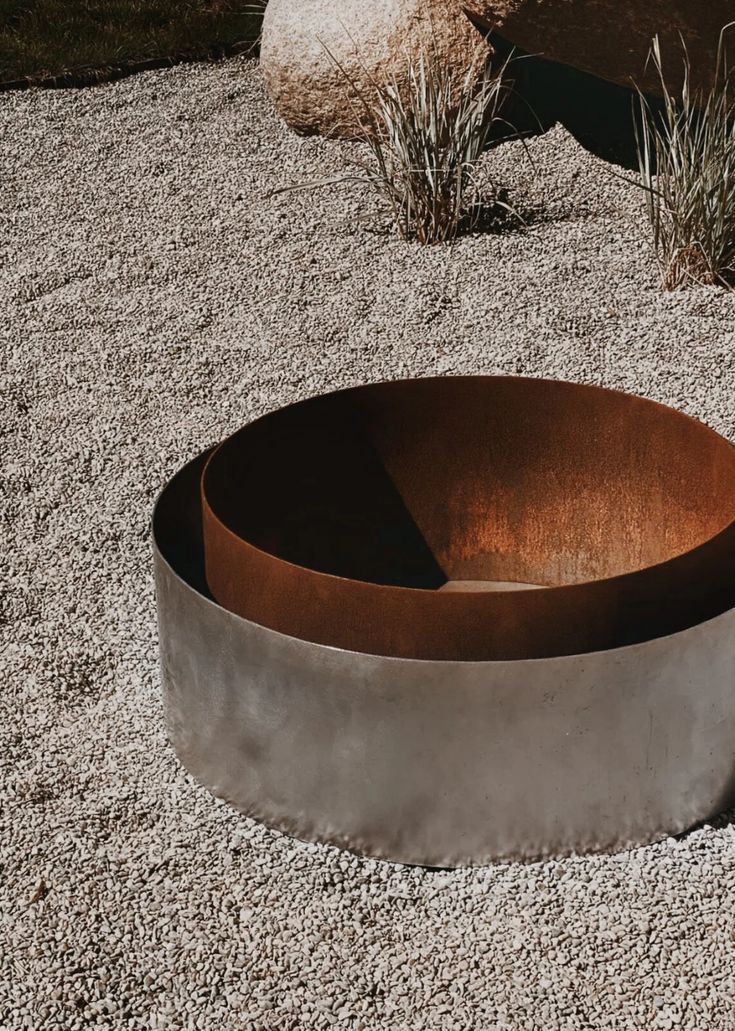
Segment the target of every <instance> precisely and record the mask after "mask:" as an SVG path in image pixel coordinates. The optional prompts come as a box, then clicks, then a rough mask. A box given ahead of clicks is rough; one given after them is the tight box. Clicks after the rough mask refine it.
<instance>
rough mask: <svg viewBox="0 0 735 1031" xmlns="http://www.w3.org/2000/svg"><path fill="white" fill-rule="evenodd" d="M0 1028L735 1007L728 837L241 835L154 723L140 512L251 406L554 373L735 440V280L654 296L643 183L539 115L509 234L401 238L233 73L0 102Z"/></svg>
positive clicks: (608, 1018)
mask: <svg viewBox="0 0 735 1031" xmlns="http://www.w3.org/2000/svg"><path fill="white" fill-rule="evenodd" d="M0 122H1V123H2V133H3V136H2V139H3V146H2V149H1V152H0V298H2V308H1V309H0V310H1V311H2V316H3V317H2V324H1V328H0V333H2V352H1V354H2V359H1V361H2V383H3V392H4V393H3V404H2V432H3V440H4V448H3V455H2V459H3V465H4V475H5V484H4V486H5V489H4V495H3V515H2V529H3V539H4V541H5V542H6V544H5V547H4V548H3V551H4V552H5V554H4V556H3V560H4V588H5V589H4V592H3V600H4V616H5V621H4V626H3V645H2V647H3V651H2V656H3V672H4V677H3V691H2V694H0V764H1V765H0V769H1V770H2V778H1V783H0V787H1V788H2V795H3V801H2V805H1V807H0V859H1V863H2V865H1V867H0V899H1V900H2V910H1V919H2V924H1V925H0V970H1V971H2V977H1V979H0V1027H1V1028H2V1029H3V1031H5V1029H8V1031H15V1029H16V1028H32V1029H34V1031H35V1029H40V1028H46V1027H63V1028H65V1029H75V1028H82V1027H85V1028H86V1027H114V1028H154V1029H155V1028H160V1029H166V1031H168V1029H177V1028H206V1029H216V1031H219V1029H239V1028H246V1029H251V1028H253V1029H257V1028H268V1029H270V1028H284V1029H286V1028H294V1029H296V1028H326V1027H330V1026H334V1027H337V1028H354V1029H360V1028H362V1029H366V1031H367V1029H390V1031H398V1029H409V1031H419V1029H422V1028H427V1029H444V1028H451V1029H478V1031H492V1029H499V1028H507V1029H539V1031H551V1029H556V1028H560V1029H565V1031H566V1029H578V1028H618V1029H621V1031H622V1029H625V1031H629V1029H631V1028H641V1029H650V1028H653V1029H657V1028H663V1029H665V1028H672V1027H679V1028H689V1029H692V1031H702V1029H704V1028H707V1029H720V1028H721V1029H732V1028H733V1027H735V1002H734V1001H733V1000H734V998H735V996H734V990H735V941H734V937H733V936H734V935H735V908H734V906H733V891H734V890H735V830H734V829H733V825H732V824H731V823H730V822H729V820H728V819H727V818H724V817H723V818H722V819H721V820H720V821H718V822H717V824H716V825H715V826H705V827H703V828H700V829H698V830H696V831H693V832H692V833H690V834H687V835H684V836H682V837H681V838H679V839H677V840H673V839H671V840H668V841H666V842H663V843H661V844H659V845H656V846H653V847H650V848H644V849H639V850H636V851H634V852H630V853H626V854H620V855H615V856H609V857H597V858H592V859H583V858H572V859H569V860H565V861H562V862H550V863H543V864H531V865H506V866H496V867H488V868H483V869H476V870H467V871H457V872H452V873H448V872H440V871H429V870H420V869H412V868H404V867H399V866H392V865H390V864H385V863H380V862H375V861H363V860H361V859H358V858H355V857H353V856H351V855H348V854H345V853H342V852H340V851H338V850H336V849H333V848H327V847H319V846H313V845H305V844H301V843H299V842H296V841H293V840H291V839H289V838H286V837H284V836H282V835H279V834H276V833H273V832H271V831H269V830H268V829H266V828H264V827H262V826H259V825H257V824H255V823H254V822H252V821H249V820H247V819H244V818H242V817H240V816H239V815H237V814H236V813H234V812H232V811H230V810H229V809H228V808H227V807H226V806H225V805H224V804H222V803H220V802H218V801H216V800H215V799H213V798H211V797H210V796H209V795H208V794H207V792H206V791H204V790H203V789H201V788H199V787H197V785H196V784H194V783H193V782H192V780H191V779H190V778H189V777H188V776H187V774H186V773H185V771H184V770H183V769H182V768H181V767H180V766H179V765H178V763H177V761H176V759H175V757H174V755H173V754H172V752H171V750H170V748H169V746H168V744H167V742H166V738H165V735H164V731H163V728H162V712H161V702H160V697H159V681H158V672H157V666H156V662H157V658H156V628H155V616H154V599H153V583H152V575H151V551H150V544H149V540H148V520H149V515H150V511H151V506H152V504H153V500H154V497H155V495H156V493H157V491H158V489H159V487H160V486H161V484H162V483H163V482H164V480H165V479H166V478H167V477H168V476H169V475H170V474H171V473H173V472H174V470H175V469H177V467H179V466H180V465H181V464H182V463H183V462H184V460H185V459H186V458H187V457H189V456H191V455H193V454H194V453H196V452H197V451H199V450H200V449H202V448H203V447H205V446H206V445H208V444H210V443H212V442H214V441H216V440H218V439H219V438H221V437H222V436H223V435H224V434H226V433H228V432H230V431H231V430H233V429H234V428H235V427H237V426H239V425H240V424H241V423H242V422H243V421H245V420H247V419H250V418H252V417H254V416H257V415H260V414H261V413H262V412H264V411H265V410H267V409H269V408H271V407H273V406H277V405H282V404H285V403H287V402H290V401H293V400H296V399H298V398H302V397H305V396H307V395H309V394H313V393H315V392H318V391H320V390H324V389H330V388H334V387H337V386H339V385H348V384H356V383H359V382H362V381H365V380H377V379H383V378H390V377H398V376H402V375H408V374H413V375H423V374H428V373H458V372H470V371H472V372H474V371H483V372H495V371H503V372H510V373H520V372H523V373H528V374H531V375H555V376H561V377H566V378H570V379H575V380H581V381H586V382H595V383H603V384H606V385H610V386H615V387H621V388H624V389H628V390H632V391H637V392H639V393H643V394H646V395H648V396H650V397H653V398H657V399H659V400H663V401H666V402H669V403H671V404H674V405H677V406H679V407H681V408H683V409H684V410H686V411H688V412H690V413H692V414H694V415H696V416H699V417H702V418H704V419H705V420H707V421H709V422H710V423H711V425H713V426H714V427H715V428H716V429H718V430H720V431H722V432H724V433H726V434H728V435H730V436H731V437H735V391H734V390H733V386H734V384H735V332H734V330H735V298H733V296H728V295H726V294H724V293H722V292H720V291H717V290H714V289H697V290H692V291H690V292H688V293H682V294H678V295H664V294H661V293H660V292H659V291H658V290H657V288H656V279H655V270H654V267H653V264H652V260H651V255H650V253H649V251H648V249H647V247H646V244H645V242H642V236H641V204H640V198H639V197H638V196H637V195H636V193H635V191H633V190H631V188H629V187H628V186H627V185H625V184H624V183H622V182H620V181H619V180H617V179H616V178H615V177H614V176H613V175H612V173H611V171H610V169H609V168H608V167H606V166H604V165H603V164H601V163H600V162H598V161H596V160H595V159H593V158H591V157H589V156H588V155H586V154H585V153H584V152H583V151H582V150H581V149H580V148H579V147H578V146H577V144H576V143H575V142H574V141H573V140H572V139H571V138H570V137H569V136H568V135H566V133H564V132H563V131H561V130H554V131H552V132H551V133H549V134H548V135H547V136H546V137H544V138H543V139H540V140H537V141H534V142H533V143H532V145H531V156H532V158H533V167H531V165H530V164H529V162H528V161H527V160H526V158H525V156H524V153H523V150H522V149H521V148H519V147H518V146H517V145H515V146H508V147H505V148H503V149H502V150H500V151H497V152H496V153H495V154H494V155H493V156H492V158H491V159H488V162H487V169H488V173H489V171H490V170H492V171H493V172H494V174H497V176H498V177H499V178H500V179H501V180H502V181H503V182H505V183H506V184H507V185H508V187H509V189H510V190H511V194H512V196H513V197H514V198H515V199H516V200H517V201H518V203H520V204H523V205H524V207H526V208H527V209H528V210H529V211H530V212H531V213H532V214H531V215H530V216H529V221H528V225H527V227H526V228H525V229H524V230H523V231H513V232H510V233H506V234H504V235H475V236H473V237H468V238H465V239H463V240H461V241H460V242H458V243H456V244H455V245H453V246H451V247H448V248H435V249H428V250H420V249H418V248H416V247H415V246H411V245H406V244H404V243H401V242H400V241H398V240H396V239H394V238H393V237H392V236H391V235H390V234H389V233H388V232H387V228H386V225H385V222H384V219H383V218H382V216H381V215H380V213H379V212H376V211H375V209H374V205H373V202H372V201H371V199H370V197H369V196H367V195H366V194H365V193H364V192H363V191H362V189H361V188H360V187H358V186H354V185H349V186H342V187H339V188H332V189H324V190H320V191H318V192H311V191H310V192H308V193H303V192H291V193H286V194H283V195H280V196H278V197H276V198H275V199H270V200H269V199H268V197H267V190H268V188H270V187H272V186H279V185H288V184H293V183H298V182H303V181H304V180H311V179H318V178H324V177H329V176H332V175H334V174H335V172H338V171H339V169H340V167H341V162H342V160H343V158H342V155H344V154H345V153H349V151H344V150H341V149H340V148H339V147H338V146H337V145H333V144H330V143H326V142H324V141H319V140H308V141H304V140H299V139H297V138H294V137H293V136H291V135H290V134H289V133H288V132H287V131H286V130H284V129H283V128H282V127H281V126H280V125H279V124H278V122H277V121H276V120H275V118H274V117H273V115H272V114H271V112H270V111H269V109H268V106H267V104H266V103H265V101H264V98H263V94H262V89H261V82H260V76H259V72H258V68H257V66H256V65H254V64H251V63H249V62H247V61H234V62H230V63H227V64H224V65H220V66H208V67H207V66H205V67H188V68H177V69H174V70H170V71H164V72H155V73H150V74H147V75H143V76H140V77H138V78H134V79H128V80H126V81H124V82H122V83H118V84H115V85H112V86H105V87H100V88H96V89H93V90H88V91H84V92H73V91H63V92H42V93H37V92H25V93H17V94H6V95H5V96H3V97H2V102H1V104H0Z"/></svg>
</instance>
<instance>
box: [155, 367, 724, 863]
mask: <svg viewBox="0 0 735 1031" xmlns="http://www.w3.org/2000/svg"><path fill="white" fill-rule="evenodd" d="M154 537H155V543H156V569H157V583H158V606H159V621H160V629H161V655H162V669H163V681H164V691H165V699H166V709H167V719H168V725H169V732H170V735H171V738H172V741H173V743H174V746H175V748H176V750H177V752H178V754H179V755H180V757H181V759H182V761H183V762H184V763H185V764H186V765H187V766H188V768H189V769H190V770H191V772H192V773H193V774H194V775H195V776H196V777H197V778H198V779H199V780H200V781H202V783H204V784H206V785H207V786H208V787H209V788H210V789H211V790H212V791H214V792H215V793H216V794H218V795H221V796H222V797H224V798H226V799H227V800H228V801H230V802H231V803H233V804H234V805H236V806H238V807H239V808H240V809H242V810H243V811H245V812H247V813H248V814H250V815H253V816H256V817H258V818H260V819H263V820H264V821H266V822H268V823H270V824H272V825H274V826H277V827H278V828H280V829H283V830H286V831H288V832H290V833H293V834H296V835H297V836H299V837H303V838H308V839H313V840H322V841H329V842H333V843H335V844H339V845H343V846H345V847H348V848H352V849H354V850H357V851H361V852H365V853H368V854H372V855H377V856H382V857H385V858H389V859H395V860H399V861H404V862H414V863H427V864H431V865H441V866H454V865H460V864H463V863H480V862H486V861H488V860H491V859H494V858H501V857H508V858H510V857H526V858H531V857H535V856H540V855H548V854H558V853H563V852H569V851H573V850H577V851H580V850H592V849H608V848H619V847H623V846H626V845H631V844H636V843H641V842H644V841H650V840H653V839H655V838H657V837H660V836H663V835H665V834H668V833H675V832H678V831H681V830H683V829H685V828H686V827H688V826H690V825H691V824H693V823H695V822H696V821H698V820H702V819H705V818H707V817H709V816H712V815H713V814H714V813H716V812H718V811H719V810H721V809H722V808H723V807H725V806H726V805H727V804H728V803H729V802H730V801H731V800H732V799H733V798H734V797H735V786H734V785H733V777H734V776H735V704H734V702H735V699H733V697H732V696H733V686H734V683H733V681H734V680H735V609H734V608H733V607H734V606H735V448H733V446H732V445H731V444H730V443H729V442H728V441H726V440H725V439H724V438H722V437H720V436H718V435H717V434H716V433H714V432H713V431H712V430H710V429H708V428H707V427H705V426H703V425H702V424H700V423H698V422H696V421H694V420H692V419H690V418H688V417H686V416H684V415H682V414H680V413H678V412H675V411H673V410H671V409H668V408H665V407H663V406H661V405H658V404H655V403H653V402H651V401H646V400H644V399H641V398H637V397H631V396H628V395H625V394H620V393H616V392H613V391H607V390H602V389H599V388H595V387H587V386H579V385H575V384H569V383H559V382H552V381H546V380H528V379H521V378H507V377H456V378H454V377H450V378H442V379H426V380H413V381H405V382H397V383H385V384H377V385H373V386H367V387H361V388H357V389H355V390H348V391H342V392H339V393H336V394H330V395H326V396H323V397H318V398H314V399H311V400H309V401H305V402H302V403H301V404H297V405H292V406H291V407H289V408H286V409H284V410H281V411H277V412H274V413H272V414H270V415H268V416H265V417H264V418H262V419H259V420H258V421H256V422H255V423H252V424H251V425H249V426H246V427H245V428H244V429H243V430H241V431H240V432H239V433H236V434H235V435H234V436H233V437H231V438H229V440H227V441H225V442H224V443H223V444H222V445H220V446H219V447H218V448H216V449H214V450H213V451H212V452H211V453H208V454H207V455H202V456H200V457H199V458H198V459H195V461H194V462H192V463H191V464H190V465H189V466H187V467H186V468H185V469H184V470H183V471H182V472H181V473H179V475H178V476H177V477H175V479H174V480H173V481H172V482H171V483H170V484H169V485H168V486H167V488H166V489H165V490H164V492H163V494H162V495H161V498H160V500H159V502H158V505H157V508H156V513H155V517H154Z"/></svg>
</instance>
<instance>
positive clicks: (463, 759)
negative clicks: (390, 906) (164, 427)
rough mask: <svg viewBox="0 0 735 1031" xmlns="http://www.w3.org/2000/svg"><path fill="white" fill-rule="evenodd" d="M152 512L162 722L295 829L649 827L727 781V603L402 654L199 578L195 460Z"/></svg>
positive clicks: (424, 849)
mask: <svg viewBox="0 0 735 1031" xmlns="http://www.w3.org/2000/svg"><path fill="white" fill-rule="evenodd" d="M205 460H206V454H205V455H202V456H199V458H197V459H195V460H194V461H193V462H192V463H190V464H189V465H188V466H187V467H186V468H185V469H184V470H182V471H181V472H180V473H179V474H178V475H177V476H176V477H174V479H173V480H172V481H171V482H170V483H169V485H168V486H167V487H166V489H165V490H164V491H163V493H162V495H161V498H160V499H159V502H158V505H157V509H156V514H155V517H154V552H155V572H156V584H157V601H158V617H159V629H160V652H161V670H162V681H163V692H164V702H165V711H166V721H167V727H168V733H169V736H170V739H171V742H172V744H173V746H174V748H175V750H176V752H177V754H178V756H179V758H180V759H181V761H182V762H183V764H184V765H185V766H186V767H187V769H188V770H189V771H190V772H191V773H192V775H193V776H194V777H195V778H196V779H197V780H198V781H199V782H200V783H202V784H203V785H205V786H206V787H207V788H208V789H209V790H210V791H212V792H213V793H214V794H215V795H217V796H218V797H221V798H223V799H225V800H226V801H227V802H229V803H230V804H232V805H233V806H235V807H236V808H237V809H239V810H240V811H242V812H243V813H246V814H247V815H248V816H251V817H254V818H256V819H258V820H261V821H263V822H265V823H266V824H268V825H269V826H271V827H274V828H276V829H278V830H280V831H283V832H285V833H288V834H291V835H294V836H295V837H298V838H301V839H304V840H308V841H318V842H324V843H328V844H332V845H337V846H339V847H342V848H347V849H350V850H352V851H355V852H358V853H360V854H363V855H368V856H373V857H376V858H381V859H387V860H392V861H397V862H401V863H412V864H421V865H430V866H441V867H457V866H463V865H476V864H483V863H487V862H491V861H496V860H506V859H525V860H528V859H535V858H539V857H543V856H554V855H563V854H568V853H572V852H594V851H609V850H617V849H622V848H627V847H631V846H634V845H640V844H644V843H648V842H651V841H655V840H657V839H660V838H662V837H665V836H666V835H669V834H676V833H680V832H682V831H684V830H686V829H687V828H689V827H691V826H692V825H694V824H696V823H697V822H701V821H704V820H708V819H711V818H712V817H713V816H714V815H715V814H717V813H718V812H720V811H722V810H723V809H724V808H727V807H728V806H729V805H731V804H732V803H733V800H734V799H735V706H733V693H734V692H733V687H734V686H735V685H734V683H733V681H734V680H735V609H734V610H730V611H728V612H726V613H724V614H722V615H720V616H717V617H716V618H714V619H711V620H709V621H707V622H705V623H702V624H700V625H698V626H694V627H691V628H689V629H687V630H684V631H682V632H680V633H677V634H673V635H671V636H668V637H663V638H661V637H659V638H656V639H655V640H651V641H648V642H644V643H640V644H635V645H631V646H627V647H624V648H619V649H613V650H610V651H606V652H593V653H588V654H584V655H571V656H562V657H557V658H549V659H528V660H500V661H497V660H495V661H479V662H457V661H431V660H420V659H400V658H388V657H383V656H376V655H368V654H362V653H358V652H348V651H343V650H340V649H337V648H333V647H330V646H326V645H319V644H313V643H310V642H307V641H303V640H299V639H296V638H292V637H287V636H285V635H283V634H281V633H279V632H277V631H274V630H270V629H268V628H266V627H263V626H260V625H258V624H256V623H253V622H251V621H248V620H246V619H243V618H241V617H240V616H237V615H235V614H233V613H231V612H229V611H227V610H225V609H223V608H221V607H220V606H219V605H217V604H216V603H215V602H214V601H213V600H212V599H211V598H210V597H208V595H207V588H206V584H205V583H204V581H203V576H202V569H203V559H202V543H201V523H200V509H199V496H198V478H199V476H200V474H201V469H202V466H203V463H204V461H205Z"/></svg>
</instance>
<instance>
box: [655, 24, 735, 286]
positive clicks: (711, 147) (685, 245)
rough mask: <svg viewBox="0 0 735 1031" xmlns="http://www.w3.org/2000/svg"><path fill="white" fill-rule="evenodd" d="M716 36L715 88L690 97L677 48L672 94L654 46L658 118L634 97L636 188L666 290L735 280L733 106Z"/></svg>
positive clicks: (724, 59)
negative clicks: (678, 82) (677, 80)
mask: <svg viewBox="0 0 735 1031" xmlns="http://www.w3.org/2000/svg"><path fill="white" fill-rule="evenodd" d="M731 27H732V26H725V29H723V30H722V33H721V35H720V44H719V48H718V52H717V59H716V68H715V82H714V85H713V87H712V89H711V90H710V92H709V93H707V94H706V95H703V94H701V93H699V92H693V91H692V89H691V86H690V64H689V58H688V55H687V52H686V48H684V81H683V85H682V88H681V92H680V93H679V94H678V95H677V96H674V95H672V93H671V92H670V91H669V89H668V87H667V84H666V77H665V74H664V69H663V62H662V56H661V47H660V43H659V40H658V38H656V39H655V40H654V42H653V48H652V60H653V62H654V65H655V68H656V72H657V74H658V77H659V80H660V82H661V87H662V89H661V92H662V93H663V96H664V103H663V107H662V110H661V111H660V112H658V111H654V109H653V108H652V106H651V104H650V103H649V101H648V100H647V99H646V97H644V96H643V94H642V93H639V103H640V113H641V124H640V128H639V129H638V133H637V143H638V148H637V149H638V164H639V168H640V174H641V186H642V188H643V190H644V191H645V195H646V207H647V213H648V220H649V222H650V225H651V229H652V231H653V244H654V247H655V250H656V256H657V258H658V263H659V267H660V270H661V283H662V286H663V288H664V289H665V290H676V289H678V288H679V287H682V286H686V285H687V284H688V283H701V284H719V285H723V286H725V285H727V286H732V285H733V282H734V281H735V125H734V121H735V101H733V99H732V91H731V85H732V83H731V76H732V71H731V68H730V65H729V63H728V59H727V54H726V51H725V35H726V29H729V28H731Z"/></svg>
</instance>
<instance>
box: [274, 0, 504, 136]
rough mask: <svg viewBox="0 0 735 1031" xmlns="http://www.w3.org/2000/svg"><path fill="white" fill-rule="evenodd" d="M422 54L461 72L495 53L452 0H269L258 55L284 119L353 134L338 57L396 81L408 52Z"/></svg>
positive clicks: (363, 72)
mask: <svg viewBox="0 0 735 1031" xmlns="http://www.w3.org/2000/svg"><path fill="white" fill-rule="evenodd" d="M473 3H474V0H473ZM427 52H428V53H432V54H435V55H436V57H437V58H438V60H440V61H441V62H442V63H444V64H449V65H452V66H455V67H456V68H457V72H458V75H460V74H464V72H465V70H466V69H467V68H468V67H470V66H471V64H472V62H473V60H475V59H477V57H478V55H479V56H480V57H481V58H484V57H487V58H489V57H490V55H491V52H492V51H491V49H490V47H489V45H488V44H487V42H486V41H485V40H484V38H483V36H482V34H481V33H480V32H478V30H477V29H476V28H475V27H474V26H473V25H472V24H471V23H470V21H469V19H468V18H467V17H466V15H465V14H464V11H463V5H462V4H461V3H458V2H457V0H400V2H399V0H370V2H367V0H270V3H269V4H268V7H267V9H266V15H265V20H264V23H263V40H262V45H261V53H260V60H261V66H262V69H263V75H264V78H265V83H266V87H267V89H268V93H269V95H270V97H271V99H272V101H273V103H274V104H275V107H276V109H277V111H278V113H279V114H280V115H281V117H282V118H283V119H284V120H285V121H286V122H287V124H288V125H290V126H291V127H292V128H293V129H296V130H297V131H298V132H301V133H304V134H313V133H322V134H331V135H335V136H344V137H350V136H354V135H355V133H356V131H357V129H358V122H359V119H358V115H357V112H356V110H355V107H354V99H353V94H352V92H351V90H350V88H349V86H348V84H347V81H346V79H345V76H344V74H343V73H342V72H341V71H340V70H339V68H338V67H337V66H336V64H335V59H336V60H337V61H338V62H339V63H340V64H341V65H342V66H343V67H344V69H345V70H346V71H347V73H348V74H349V76H350V77H351V78H354V79H355V80H356V81H357V83H358V84H360V85H363V86H364V85H365V84H367V82H368V80H369V78H370V77H372V78H374V79H376V80H378V81H383V82H384V81H386V80H388V79H389V78H391V77H392V76H395V77H396V79H397V80H398V81H399V82H400V81H401V80H402V79H405V77H406V71H407V66H408V58H409V57H410V58H414V59H416V58H418V56H419V55H420V54H421V53H427ZM330 54H331V56H330Z"/></svg>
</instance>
